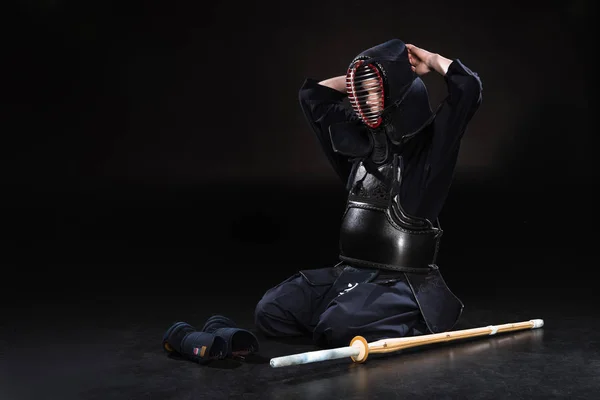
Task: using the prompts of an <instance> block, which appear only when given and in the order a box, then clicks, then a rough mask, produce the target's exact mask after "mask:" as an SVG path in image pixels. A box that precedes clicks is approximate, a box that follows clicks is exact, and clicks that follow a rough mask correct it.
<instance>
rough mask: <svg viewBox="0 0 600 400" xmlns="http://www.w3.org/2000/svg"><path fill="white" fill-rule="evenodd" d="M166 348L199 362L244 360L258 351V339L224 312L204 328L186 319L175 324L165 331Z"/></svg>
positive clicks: (209, 320) (210, 320)
mask: <svg viewBox="0 0 600 400" xmlns="http://www.w3.org/2000/svg"><path fill="white" fill-rule="evenodd" d="M162 345H163V348H164V349H165V350H166V351H167V352H168V353H171V354H173V353H174V354H176V355H178V356H180V357H182V358H185V359H188V360H190V361H194V362H197V363H199V364H205V363H208V362H209V361H211V360H220V359H225V358H232V359H243V358H244V357H246V356H248V355H250V354H253V353H256V352H258V348H259V344H258V339H257V338H256V336H254V334H253V333H252V332H250V331H248V330H245V329H240V328H238V327H237V325H236V324H235V322H233V321H232V320H231V319H229V318H227V317H224V316H222V315H213V316H212V317H210V318H209V319H208V320H207V321H206V323H205V324H204V326H203V327H202V330H200V331H199V330H197V329H196V328H194V327H193V326H192V325H190V324H188V323H186V322H177V323H175V324H173V325H172V326H171V327H170V328H169V329H168V330H167V331H166V332H165V334H164V336H163V342H162Z"/></svg>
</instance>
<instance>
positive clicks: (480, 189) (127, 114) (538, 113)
mask: <svg viewBox="0 0 600 400" xmlns="http://www.w3.org/2000/svg"><path fill="white" fill-rule="evenodd" d="M538 3H539V5H538V4H534V3H528V2H523V1H519V2H516V1H515V2H511V1H504V2H471V1H466V2H446V1H439V0H436V1H426V2H410V3H409V2H401V1H393V2H392V1H387V2H386V1H373V2H365V1H344V2H340V1H332V2H325V1H319V2H315V1H306V2H284V3H279V2H271V3H259V4H252V3H240V4H235V3H229V2H222V3H218V4H216V3H215V4H211V3H205V4H201V2H194V1H188V2H184V1H169V2H148V1H145V2H142V1H130V2H110V1H86V2H78V1H62V0H55V1H50V0H47V1H21V2H13V3H11V4H10V5H12V6H14V8H12V10H11V12H7V13H4V18H5V19H6V21H5V22H6V23H5V24H3V30H4V34H3V42H4V46H3V63H2V64H3V67H4V68H3V69H4V72H3V73H2V75H3V79H2V81H3V82H4V84H3V89H2V90H1V92H2V97H3V98H4V100H3V105H2V111H1V112H2V116H3V117H2V119H3V128H2V140H3V145H2V149H3V150H4V151H3V153H5V155H4V156H3V157H2V182H3V184H2V197H3V198H4V201H3V203H4V205H3V206H2V217H3V222H2V228H3V229H2V240H3V244H4V245H5V249H6V250H5V251H4V253H3V254H4V257H3V264H4V274H5V279H4V280H3V287H4V293H5V294H6V293H13V292H14V291H16V290H19V291H20V292H19V293H21V294H22V293H25V292H23V290H24V289H34V290H33V292H32V293H46V294H47V295H49V296H47V295H45V298H46V299H48V298H56V297H57V296H58V297H60V296H63V297H64V298H65V299H67V300H68V301H73V299H74V298H76V297H74V295H75V294H76V293H79V294H81V293H103V294H110V293H115V292H117V291H120V290H123V291H125V292H127V291H131V290H134V289H135V290H148V293H161V290H163V289H164V288H165V287H172V288H174V289H173V290H178V288H182V287H183V288H185V290H189V291H191V292H194V291H196V292H197V293H198V296H202V295H204V294H206V293H208V292H210V291H227V290H231V291H232V296H234V294H233V293H234V292H235V290H237V289H238V288H240V287H244V286H247V284H248V282H249V281H250V282H253V287H255V288H256V294H257V296H258V295H259V294H260V293H262V292H263V291H264V290H266V289H267V288H268V287H269V286H270V285H271V284H274V283H276V282H278V281H280V280H282V279H283V278H285V277H286V276H287V275H289V274H291V273H293V272H294V271H295V270H296V269H297V268H317V267H325V266H330V265H332V264H333V263H335V262H336V256H337V233H338V231H337V230H338V228H339V221H340V217H341V213H342V211H343V207H344V201H345V195H344V189H343V185H342V184H341V183H340V182H339V181H338V180H337V177H336V176H335V175H334V172H333V170H332V169H331V168H330V166H329V165H328V164H327V161H326V159H325V157H324V156H323V154H322V152H321V149H320V148H319V146H318V144H317V142H316V140H315V139H314V137H313V135H312V133H311V131H310V130H309V127H308V125H307V124H306V121H305V120H304V117H303V115H302V114H301V110H300V108H299V106H298V100H297V91H298V88H299V87H300V85H301V84H302V82H303V80H304V78H305V77H313V78H316V79H324V78H327V77H330V76H335V75H340V74H343V73H344V71H345V68H346V66H347V63H348V62H349V60H350V59H351V58H352V57H353V56H354V55H356V54H357V53H358V52H360V51H361V50H363V49H364V48H367V47H370V46H373V45H375V44H377V43H380V42H383V41H385V40H388V39H390V38H394V37H396V38H400V39H402V40H404V41H405V42H408V43H413V44H415V45H417V46H420V47H423V48H425V49H427V50H430V51H433V52H438V53H440V54H442V55H444V56H446V57H448V58H459V59H460V60H461V61H462V62H463V63H465V64H466V65H467V66H469V67H470V68H471V69H472V70H474V71H476V72H477V73H478V74H479V75H480V77H481V79H482V82H483V88H484V93H483V103H482V105H481V107H480V109H479V111H478V113H477V114H476V115H475V117H474V118H473V120H472V122H471V124H470V125H469V128H468V131H467V134H466V136H465V138H464V140H463V145H462V148H461V153H460V158H459V163H458V166H457V169H456V172H455V183H454V186H453V187H452V189H451V192H450V195H449V198H448V202H447V204H446V206H445V208H444V210H443V213H442V215H441V223H442V226H443V228H444V230H445V235H444V240H443V245H442V253H441V254H440V260H439V261H440V266H441V268H443V269H442V270H443V271H444V274H445V277H446V279H447V280H448V281H450V283H451V284H452V285H454V287H462V288H463V289H462V290H465V291H466V290H475V291H477V290H479V291H482V292H486V293H490V292H492V293H493V291H494V289H495V288H500V287H501V286H502V285H504V284H509V283H510V284H511V285H515V284H516V285H523V286H524V287H528V286H536V287H540V288H553V287H564V286H570V287H578V286H580V285H586V284H588V283H589V280H586V279H582V278H581V274H577V273H575V271H585V270H586V269H587V268H588V267H590V266H591V265H592V264H593V259H592V258H591V256H592V252H593V250H594V248H593V247H594V243H595V241H594V240H593V239H595V237H596V233H595V228H594V224H595V222H596V221H597V217H596V214H595V209H594V206H595V204H594V201H593V199H594V194H593V191H594V190H595V189H596V188H595V185H596V177H597V161H596V160H595V158H594V156H595V153H596V142H597V140H596V136H595V133H594V124H595V118H596V114H597V101H596V98H595V89H594V85H595V81H596V77H595V74H596V71H595V70H593V67H594V63H593V58H594V57H593V55H594V52H595V47H596V39H595V38H594V34H595V31H596V28H595V26H594V25H593V23H594V21H595V12H596V7H597V6H596V4H595V3H594V2H592V1H591V0H590V1H584V0H582V1H547V2H538ZM425 82H426V83H427V84H428V86H429V89H430V94H431V98H432V104H435V103H436V101H438V100H440V99H441V97H442V95H443V94H444V91H445V87H444V84H443V80H442V78H440V77H439V76H436V75H433V74H432V75H429V76H426V77H425ZM194 282H198V283H197V284H194ZM200 282H201V283H200ZM64 285H66V286H64ZM63 287H66V288H67V289H66V290H63ZM92 289H94V290H92ZM21 297H27V296H25V295H22V296H21ZM11 298H13V299H14V298H15V297H14V296H12V295H11ZM20 301H22V299H21V300H20Z"/></svg>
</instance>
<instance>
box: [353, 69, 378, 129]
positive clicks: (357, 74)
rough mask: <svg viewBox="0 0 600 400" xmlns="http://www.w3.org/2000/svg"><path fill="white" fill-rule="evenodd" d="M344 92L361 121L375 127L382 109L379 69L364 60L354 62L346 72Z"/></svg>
mask: <svg viewBox="0 0 600 400" xmlns="http://www.w3.org/2000/svg"><path fill="white" fill-rule="evenodd" d="M346 92H347V93H348V100H350V104H351V105H352V108H353V109H354V111H355V112H356V114H357V115H358V117H359V118H360V119H361V121H362V122H363V123H364V124H365V125H367V126H368V127H369V128H377V127H378V126H379V125H380V124H381V121H382V118H381V114H382V112H383V109H384V93H383V78H382V75H381V72H380V71H379V69H378V68H377V67H376V66H375V65H373V64H368V63H367V62H366V61H365V60H358V61H356V62H354V63H353V64H352V65H351V66H350V68H349V69H348V72H347V74H346Z"/></svg>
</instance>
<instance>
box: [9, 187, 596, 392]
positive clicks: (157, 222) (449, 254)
mask: <svg viewBox="0 0 600 400" xmlns="http://www.w3.org/2000/svg"><path fill="white" fill-rule="evenodd" d="M253 190H254V189H253ZM256 190H257V191H258V189H256ZM103 193H104V192H103ZM136 193H137V194H132V193H127V194H126V195H123V196H117V195H114V194H112V195H106V194H104V197H103V196H102V195H92V194H90V195H89V196H88V195H81V194H78V195H76V196H74V197H72V198H68V197H65V196H62V197H57V198H54V199H52V198H48V197H47V198H46V202H45V203H35V202H29V203H28V202H24V203H21V204H20V205H19V206H16V207H14V208H13V209H12V211H11V214H10V218H8V219H7V220H8V221H9V227H10V229H11V231H10V234H6V233H7V232H8V230H7V231H5V234H6V236H5V237H4V238H3V239H4V244H5V245H6V249H7V250H8V251H5V252H4V254H5V257H6V258H5V260H6V262H5V263H4V265H3V274H4V278H5V279H3V280H2V283H1V285H2V289H3V291H2V297H3V298H4V301H3V304H4V306H5V307H4V309H3V318H2V319H1V320H0V399H3V400H4V399H6V400H21V399H60V400H68V399H102V400H106V399H161V400H162V399H173V400H175V399H262V398H264V399H285V400H289V399H296V398H302V399H342V398H343V399H363V398H364V399H367V398H368V399H397V398H398V399H400V398H423V399H431V398H436V399H437V398H444V399H471V398H472V399H479V398H481V399H517V398H518V399H532V398H540V399H548V398H565V399H597V398H600V340H599V339H598V338H599V336H598V332H599V331H600V322H599V319H598V312H597V306H596V304H597V303H598V297H599V296H598V289H597V285H596V283H595V282H596V281H595V278H594V275H593V273H594V272H595V265H596V262H595V261H596V260H595V257H592V250H593V248H589V247H586V244H588V243H592V241H591V239H592V238H594V236H593V230H592V229H587V230H586V229H585V227H584V228H582V227H579V228H578V229H574V230H567V232H565V231H564V230H562V229H559V228H558V227H557V223H556V220H552V219H547V218H543V216H544V215H545V212H546V210H547V209H548V208H552V207H553V206H555V205H556V204H558V203H561V204H562V205H563V207H564V206H565V204H566V206H571V205H572V203H569V202H568V201H566V202H565V201H564V199H560V198H559V199H554V200H553V201H550V202H549V203H545V205H544V206H540V207H541V208H542V209H540V207H537V208H536V206H535V201H534V200H535V198H536V197H535V196H536V195H535V194H529V195H528V196H527V197H526V198H527V199H529V202H527V201H523V200H521V201H518V200H516V199H517V198H516V197H514V196H512V195H504V197H502V195H500V194H498V193H483V194H482V193H479V194H478V195H476V196H475V197H474V195H472V194H471V192H470V191H466V190H463V191H462V192H461V191H460V189H458V190H456V191H455V192H453V193H455V194H454V195H453V196H452V197H451V198H450V199H449V200H448V206H447V211H445V213H446V214H447V215H446V218H444V219H442V221H443V222H442V225H443V226H444V228H445V236H444V242H443V246H442V253H441V254H440V260H439V261H440V267H441V268H442V271H443V272H444V276H445V278H446V280H447V281H448V283H449V285H450V286H451V287H452V289H453V290H454V292H455V293H456V294H458V295H459V296H460V297H461V298H462V299H463V301H464V303H465V305H466V308H465V312H464V314H463V317H462V319H461V321H460V324H459V326H457V327H456V329H463V328H469V327H478V326H486V325H490V324H501V323H507V322H518V321H525V320H529V319H533V318H542V319H544V320H545V324H546V325H545V326H544V328H543V329H539V330H535V331H524V332H517V333H512V334H504V335H499V336H496V337H483V338H480V339H474V340H471V341H468V342H455V343H448V344H444V345H437V346H432V347H430V348H419V349H413V350H409V351H405V352H399V353H393V354H389V355H386V356H379V357H376V356H373V357H370V358H369V360H368V362H367V363H365V364H361V365H358V364H353V363H352V362H351V361H350V360H349V359H348V360H346V359H342V360H336V361H328V362H324V363H319V364H310V365H302V366H295V367H287V368H281V369H273V368H271V367H270V366H269V363H268V362H269V359H270V358H271V357H276V356H281V355H288V354H294V353H297V352H304V351H308V350H314V349H315V348H314V347H313V346H312V345H311V344H310V343H309V342H308V341H306V340H293V341H288V342H276V341H272V340H267V339H265V338H263V337H261V336H259V337H260V339H261V346H262V348H261V351H260V354H259V356H257V357H254V358H252V359H248V360H247V361H246V362H239V361H231V360H227V361H219V362H214V363H212V364H210V365H207V366H199V365H196V364H193V363H191V362H187V361H183V360H178V359H173V358H170V357H168V356H167V354H165V352H164V351H163V350H162V347H161V337H162V334H163V332H164V331H165V330H166V329H167V328H168V327H169V326H170V325H171V324H172V323H173V322H175V321H180V320H183V321H187V322H189V323H191V324H193V325H198V326H201V325H202V324H203V323H204V321H205V320H206V319H207V318H208V317H210V316H211V315H213V314H224V315H227V316H229V317H230V318H232V319H234V320H235V321H236V322H237V323H238V324H239V325H240V326H242V327H246V328H248V329H254V328H253V325H252V313H253V307H254V304H255V303H256V302H257V301H258V300H259V299H260V296H261V295H262V293H263V292H264V291H265V290H266V289H268V288H269V287H270V286H272V285H274V284H276V283H277V282H279V281H280V280H282V279H284V278H285V277H287V276H288V275H289V274H291V273H293V272H295V271H296V270H297V269H299V268H310V267H315V268H316V267H322V266H327V265H329V264H331V263H333V262H335V252H336V243H335V241H336V237H335V236H336V230H337V226H336V225H337V221H338V217H337V216H336V215H339V214H336V213H338V212H339V211H340V207H342V205H340V203H339V202H338V200H339V198H340V193H339V192H336V191H335V190H334V191H333V193H330V194H329V197H325V198H326V199H328V200H326V201H322V202H317V203H314V204H311V203H307V202H306V201H307V199H310V198H311V195H314V194H315V190H314V189H307V188H304V189H302V190H300V189H298V190H297V191H294V192H292V191H289V190H285V191H284V190H281V191H280V192H277V191H271V192H270V196H271V197H272V198H273V199H275V200H278V201H281V200H285V201H287V203H288V204H290V205H291V206H293V207H294V208H296V209H297V210H300V211H298V219H297V221H298V223H297V225H295V226H294V225H291V224H290V222H289V219H288V218H287V216H288V214H287V213H286V210H285V209H284V208H283V207H278V206H275V205H274V203H265V202H259V201H258V200H256V199H253V198H252V197H248V192H245V193H241V196H227V195H224V194H223V193H222V192H221V193H213V194H212V195H205V194H202V195H198V194H189V193H188V194H185V193H184V194H181V193H177V194H170V195H165V194H163V195H162V196H158V195H156V194H155V195H153V196H148V193H145V192H143V191H142V192H136ZM252 193H254V192H252ZM252 193H250V194H252ZM17 197H18V196H17ZM17 197H15V198H17ZM317 197H319V196H317ZM67 199H69V200H67ZM223 199H229V200H226V201H225V200H223ZM232 199H233V200H232ZM588 201H591V200H588ZM511 202H512V203H511ZM516 203H519V205H520V207H516V206H515V204H516ZM41 204H44V205H43V206H42V205H41ZM502 205H504V206H502ZM204 207H206V208H204ZM298 207H300V208H298ZM302 207H303V208H302ZM452 207H454V210H455V212H452V213H451V212H450V210H451V209H452ZM477 207H479V208H477ZM459 208H460V210H461V211H463V212H462V215H463V216H464V217H463V219H462V220H459V219H458V216H457V214H458V212H457V211H456V210H458V209H459ZM201 209H205V210H206V212H204V211H200V210H201ZM7 215H8V213H7ZM216 215H220V217H218V218H220V219H219V221H218V222H217V219H216V218H217V217H216ZM484 220H485V221H487V223H486V224H487V227H488V228H487V229H484V230H483V231H482V230H481V229H479V230H478V229H477V228H478V227H480V226H481V223H482V221H484ZM444 221H446V222H445V223H444ZM205 235H206V236H205ZM224 240H229V241H230V243H231V245H229V246H226V245H225V244H224V243H223V241H224Z"/></svg>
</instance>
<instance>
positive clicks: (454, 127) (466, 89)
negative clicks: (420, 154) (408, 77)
mask: <svg viewBox="0 0 600 400" xmlns="http://www.w3.org/2000/svg"><path fill="white" fill-rule="evenodd" d="M406 47H407V49H408V58H409V62H410V63H411V65H412V69H413V71H414V72H415V73H416V74H417V75H424V74H427V73H429V72H431V71H435V72H437V73H439V74H440V75H441V76H443V78H444V81H445V82H446V86H447V89H448V95H447V96H446V98H445V100H444V102H443V104H442V107H441V108H440V109H439V110H438V112H437V114H436V117H435V120H434V129H433V136H432V140H431V148H430V153H429V157H428V165H427V170H428V172H427V174H426V181H425V187H426V188H427V190H426V191H425V193H426V194H425V195H424V196H425V197H424V199H423V202H424V203H428V202H429V203H431V204H437V206H436V207H435V208H436V209H435V213H437V212H439V208H440V207H441V204H443V202H441V201H440V198H441V197H442V196H441V195H440V193H446V192H447V190H448V187H449V186H450V182H451V181H452V176H453V173H454V169H455V166H456V161H457V158H458V153H459V150H460V143H461V139H462V137H463V135H464V133H465V131H466V129H467V125H468V124H469V122H470V121H471V119H472V118H473V115H474V114H475V112H476V111H477V109H478V108H479V105H480V104H481V101H482V91H483V89H482V84H481V80H480V79H479V76H478V75H477V74H476V73H475V72H473V71H471V70H470V69H469V68H467V67H466V66H465V65H464V64H463V63H462V62H461V61H460V60H458V59H455V60H451V59H449V58H446V57H443V56H441V55H440V54H436V53H432V52H429V51H427V50H424V49H421V48H419V47H416V46H414V45H411V44H407V45H406ZM427 198H429V199H427ZM432 207H433V206H431V205H429V206H427V205H425V208H432Z"/></svg>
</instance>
